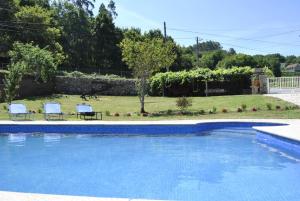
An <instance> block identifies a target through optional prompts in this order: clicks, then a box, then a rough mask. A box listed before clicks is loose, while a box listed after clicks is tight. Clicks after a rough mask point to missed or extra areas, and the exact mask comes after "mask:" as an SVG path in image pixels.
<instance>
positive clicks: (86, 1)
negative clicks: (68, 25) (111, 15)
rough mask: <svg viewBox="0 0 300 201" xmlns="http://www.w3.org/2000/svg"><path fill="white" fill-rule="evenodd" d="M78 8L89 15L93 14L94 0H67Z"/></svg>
mask: <svg viewBox="0 0 300 201" xmlns="http://www.w3.org/2000/svg"><path fill="white" fill-rule="evenodd" d="M69 2H72V3H73V4H74V5H76V6H77V7H78V8H80V9H83V10H84V11H85V12H87V13H89V14H90V15H91V16H92V15H93V11H92V10H93V9H94V2H95V0H69Z"/></svg>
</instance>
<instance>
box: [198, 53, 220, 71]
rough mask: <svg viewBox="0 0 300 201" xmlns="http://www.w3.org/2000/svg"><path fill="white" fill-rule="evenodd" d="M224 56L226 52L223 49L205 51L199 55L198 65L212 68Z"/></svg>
mask: <svg viewBox="0 0 300 201" xmlns="http://www.w3.org/2000/svg"><path fill="white" fill-rule="evenodd" d="M225 57H226V52H225V51H224V50H216V51H211V52H206V53H204V54H203V55H202V57H201V60H200V67H202V68H209V69H211V70H213V69H215V68H216V67H217V64H218V63H219V62H220V61H221V60H222V59H224V58H225Z"/></svg>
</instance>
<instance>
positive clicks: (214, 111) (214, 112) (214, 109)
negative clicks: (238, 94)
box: [209, 107, 217, 114]
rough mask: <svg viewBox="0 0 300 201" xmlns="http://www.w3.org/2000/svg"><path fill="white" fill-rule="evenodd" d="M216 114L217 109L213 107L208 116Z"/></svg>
mask: <svg viewBox="0 0 300 201" xmlns="http://www.w3.org/2000/svg"><path fill="white" fill-rule="evenodd" d="M216 113H217V108H216V107H213V108H212V109H211V110H210V111H209V114H216Z"/></svg>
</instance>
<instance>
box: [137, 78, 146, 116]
mask: <svg viewBox="0 0 300 201" xmlns="http://www.w3.org/2000/svg"><path fill="white" fill-rule="evenodd" d="M139 88H140V90H139V91H140V94H139V98H140V103H141V110H140V111H141V113H146V111H145V95H146V78H145V77H141V80H140V86H139Z"/></svg>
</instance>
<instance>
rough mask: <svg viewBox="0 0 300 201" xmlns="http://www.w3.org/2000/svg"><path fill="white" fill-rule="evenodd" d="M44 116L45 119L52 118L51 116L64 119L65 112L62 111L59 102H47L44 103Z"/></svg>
mask: <svg viewBox="0 0 300 201" xmlns="http://www.w3.org/2000/svg"><path fill="white" fill-rule="evenodd" d="M44 117H45V120H50V119H51V117H53V118H56V119H59V120H63V119H64V114H63V113H62V112H61V107H60V104H59V103H54V102H53V103H45V104H44Z"/></svg>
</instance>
